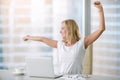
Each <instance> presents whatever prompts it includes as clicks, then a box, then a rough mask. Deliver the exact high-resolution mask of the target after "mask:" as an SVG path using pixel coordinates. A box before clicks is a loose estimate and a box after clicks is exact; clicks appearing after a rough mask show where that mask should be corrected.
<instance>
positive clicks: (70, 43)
mask: <svg viewBox="0 0 120 80" xmlns="http://www.w3.org/2000/svg"><path fill="white" fill-rule="evenodd" d="M76 42H77V41H75V40H73V41H67V42H66V46H72V45H74V44H75V43H76Z"/></svg>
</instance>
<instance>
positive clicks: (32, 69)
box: [26, 57, 62, 79]
mask: <svg viewBox="0 0 120 80" xmlns="http://www.w3.org/2000/svg"><path fill="white" fill-rule="evenodd" d="M26 74H27V75H28V76H30V77H40V78H53V79H55V78H59V77H61V76H62V75H61V74H57V75H56V74H55V73H54V66H53V59H52V58H51V57H37V58H36V57H34V58H26Z"/></svg>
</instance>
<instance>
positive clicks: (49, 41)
mask: <svg viewBox="0 0 120 80" xmlns="http://www.w3.org/2000/svg"><path fill="white" fill-rule="evenodd" d="M23 40H24V41H27V40H33V41H40V42H43V43H45V44H47V45H49V46H51V47H53V48H57V41H56V40H52V39H48V38H46V37H41V36H25V37H24V38H23Z"/></svg>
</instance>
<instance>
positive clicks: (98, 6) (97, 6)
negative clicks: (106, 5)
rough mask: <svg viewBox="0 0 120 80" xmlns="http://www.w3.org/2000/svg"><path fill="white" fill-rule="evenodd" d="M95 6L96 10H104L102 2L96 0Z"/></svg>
mask: <svg viewBox="0 0 120 80" xmlns="http://www.w3.org/2000/svg"><path fill="white" fill-rule="evenodd" d="M93 4H94V6H95V7H96V8H98V9H99V10H101V9H102V5H101V2H100V1H98V0H96V1H95V2H94V3H93Z"/></svg>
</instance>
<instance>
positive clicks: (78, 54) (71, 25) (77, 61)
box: [23, 1, 105, 74]
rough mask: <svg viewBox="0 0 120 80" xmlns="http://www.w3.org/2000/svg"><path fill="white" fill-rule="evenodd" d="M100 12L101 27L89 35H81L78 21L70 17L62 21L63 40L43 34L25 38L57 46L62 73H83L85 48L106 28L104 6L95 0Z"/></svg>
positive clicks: (25, 38)
mask: <svg viewBox="0 0 120 80" xmlns="http://www.w3.org/2000/svg"><path fill="white" fill-rule="evenodd" d="M94 6H95V7H96V8H97V9H98V13H99V28H98V29H97V30H96V31H95V32H93V33H92V34H90V35H89V36H85V37H81V36H80V33H79V28H78V25H77V23H76V22H75V21H74V20H72V19H68V20H65V21H63V22H62V24H61V30H60V33H61V35H62V39H63V40H62V41H56V40H52V39H48V38H46V37H42V36H25V37H24V38H23V39H24V40H25V41H27V40H34V41H40V42H43V43H45V44H47V45H49V46H51V47H53V48H57V50H58V53H56V54H58V55H59V60H60V73H62V74H81V73H82V62H83V59H84V55H85V49H86V48H87V47H88V46H89V45H90V44H92V43H93V42H94V41H95V40H97V39H98V38H99V36H100V35H101V34H102V33H103V31H104V30H105V20H104V12H103V7H102V5H101V3H100V2H99V1H95V2H94Z"/></svg>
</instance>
